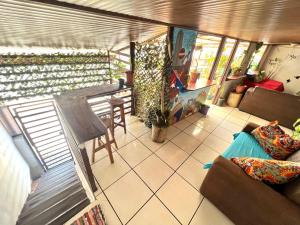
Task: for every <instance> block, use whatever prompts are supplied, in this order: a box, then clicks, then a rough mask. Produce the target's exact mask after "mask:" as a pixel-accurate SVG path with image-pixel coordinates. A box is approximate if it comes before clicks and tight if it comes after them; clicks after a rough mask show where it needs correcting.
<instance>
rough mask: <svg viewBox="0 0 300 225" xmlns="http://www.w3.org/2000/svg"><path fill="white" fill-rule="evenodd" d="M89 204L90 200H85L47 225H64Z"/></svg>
mask: <svg viewBox="0 0 300 225" xmlns="http://www.w3.org/2000/svg"><path fill="white" fill-rule="evenodd" d="M89 204H90V200H89V199H88V198H85V199H83V200H81V201H80V202H78V203H77V204H76V205H74V206H73V207H72V208H70V209H68V210H67V211H66V212H64V213H62V214H61V215H59V216H58V217H57V218H55V219H53V220H52V221H50V222H49V223H47V224H46V225H57V224H64V223H66V222H67V221H68V220H70V219H71V218H72V217H73V216H75V215H76V214H77V213H79V212H80V211H81V210H82V209H84V208H85V207H86V206H88V205H89Z"/></svg>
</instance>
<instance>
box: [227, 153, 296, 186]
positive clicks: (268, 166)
mask: <svg viewBox="0 0 300 225" xmlns="http://www.w3.org/2000/svg"><path fill="white" fill-rule="evenodd" d="M231 161H232V162H234V163H235V164H237V165H238V166H239V167H241V168H242V169H243V170H244V171H245V172H246V173H247V174H248V175H249V176H250V177H252V178H254V179H256V180H261V181H265V182H267V183H269V184H284V183H287V182H289V181H290V180H292V179H294V178H296V177H298V176H299V175H300V163H297V162H290V161H281V160H274V159H272V160H271V159H259V158H247V157H243V158H231Z"/></svg>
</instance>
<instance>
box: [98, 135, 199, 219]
mask: <svg viewBox="0 0 300 225" xmlns="http://www.w3.org/2000/svg"><path fill="white" fill-rule="evenodd" d="M181 132H182V131H181ZM181 132H179V133H181ZM128 144H129V143H128ZM177 147H178V146H177ZM150 151H151V150H150ZM116 153H117V154H118V155H119V156H120V157H121V158H122V159H123V160H124V161H125V162H126V163H127V164H128V166H129V168H130V170H129V171H127V172H126V174H124V175H122V176H121V177H120V178H118V179H117V180H116V181H115V182H113V183H112V184H111V185H109V186H108V187H107V188H106V189H105V190H103V192H105V191H107V189H108V188H109V187H111V186H112V185H113V184H115V183H116V182H117V181H119V180H120V179H121V178H122V177H124V176H125V175H127V174H128V173H130V172H131V171H133V172H134V173H135V174H136V175H137V176H138V177H139V178H140V179H141V180H142V182H143V183H144V184H145V185H146V186H147V188H149V190H150V191H151V192H152V193H153V195H155V196H156V192H157V191H158V190H159V189H160V188H161V187H162V186H163V185H164V184H165V183H166V181H168V180H169V178H170V177H172V176H173V175H174V174H175V173H176V171H175V170H174V169H172V170H173V173H172V174H171V175H170V176H169V178H168V179H167V180H166V181H165V182H164V183H163V184H162V185H161V186H160V187H159V189H158V190H157V191H155V192H154V191H152V189H151V188H150V187H149V186H148V184H147V183H146V182H145V181H144V180H143V179H142V177H140V175H139V174H138V173H137V172H136V171H135V170H134V168H136V167H137V166H138V165H139V164H141V163H142V162H143V161H145V160H146V159H147V158H149V157H150V156H152V155H156V154H155V152H152V151H151V154H150V155H149V156H147V157H146V158H145V159H143V160H142V161H141V162H140V163H138V164H137V165H135V166H134V167H132V166H131V165H130V164H129V163H128V162H127V161H126V159H125V158H124V157H123V156H122V155H121V154H120V153H119V152H118V151H116ZM156 156H157V155H156ZM158 158H160V157H158ZM188 158H189V156H188V157H187V159H188ZM161 160H162V159H161ZM162 161H163V160H162ZM163 162H164V161H163ZM164 163H165V164H167V163H166V162H164ZM167 165H168V164H167ZM181 165H182V164H180V166H181ZM180 166H179V167H180ZM179 167H178V168H179ZM178 168H177V169H178ZM96 180H97V178H96ZM188 184H189V185H191V184H190V183H188ZM99 186H100V185H99ZM191 186H192V185H191ZM192 187H193V186H192ZM193 188H194V187H193ZM156 197H157V198H158V196H156ZM150 198H151V197H150ZM142 207H143V206H142ZM142 207H141V208H142ZM165 207H166V206H165ZM141 208H140V209H141ZM166 208H167V209H168V210H169V211H170V212H171V210H170V209H169V208H168V207H166ZM140 209H139V210H140ZM139 210H138V211H139ZM172 215H173V216H174V217H175V218H176V220H178V218H177V217H176V216H175V215H174V214H173V213H172ZM178 221H179V220H178ZM180 224H182V223H181V222H180Z"/></svg>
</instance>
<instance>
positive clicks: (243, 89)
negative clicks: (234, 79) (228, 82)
mask: <svg viewBox="0 0 300 225" xmlns="http://www.w3.org/2000/svg"><path fill="white" fill-rule="evenodd" d="M246 88H247V85H238V86H236V88H235V92H236V93H239V94H240V93H243V92H244V91H245V89H246Z"/></svg>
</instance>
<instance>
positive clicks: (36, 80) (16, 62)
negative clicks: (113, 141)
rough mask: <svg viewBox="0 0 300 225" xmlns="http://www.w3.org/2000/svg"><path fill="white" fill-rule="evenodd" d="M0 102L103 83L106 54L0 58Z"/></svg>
mask: <svg viewBox="0 0 300 225" xmlns="http://www.w3.org/2000/svg"><path fill="white" fill-rule="evenodd" d="M0 65H1V66H0V80H1V84H0V100H2V101H5V100H11V99H18V98H24V97H34V96H44V95H52V94H59V93H61V92H64V91H67V90H72V89H78V88H83V87H88V86H92V85H99V84H101V83H107V82H109V81H110V79H111V75H110V71H109V58H108V56H107V54H104V53H99V54H82V53H81V54H71V55H63V54H53V55H1V56H0Z"/></svg>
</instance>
